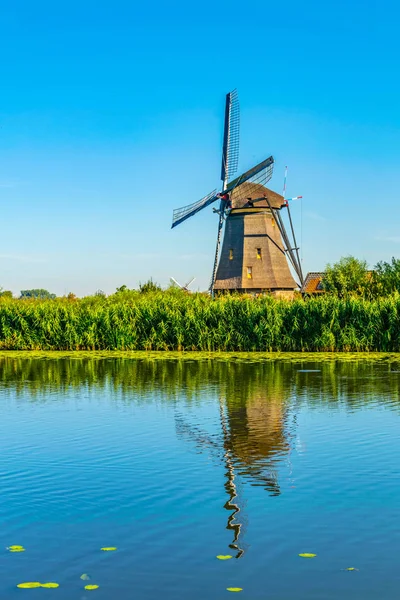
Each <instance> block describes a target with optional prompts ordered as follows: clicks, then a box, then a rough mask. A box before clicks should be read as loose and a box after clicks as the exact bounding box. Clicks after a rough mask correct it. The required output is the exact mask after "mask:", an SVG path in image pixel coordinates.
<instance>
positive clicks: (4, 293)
mask: <svg viewBox="0 0 400 600" xmlns="http://www.w3.org/2000/svg"><path fill="white" fill-rule="evenodd" d="M12 297H13V294H12V292H11V291H10V290H3V288H0V298H12Z"/></svg>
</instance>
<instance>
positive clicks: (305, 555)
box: [299, 552, 317, 558]
mask: <svg viewBox="0 0 400 600" xmlns="http://www.w3.org/2000/svg"><path fill="white" fill-rule="evenodd" d="M299 556H301V558H315V557H316V556H317V555H316V554H311V553H310V552H303V553H302V554H299Z"/></svg>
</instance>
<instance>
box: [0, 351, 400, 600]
mask: <svg viewBox="0 0 400 600" xmlns="http://www.w3.org/2000/svg"><path fill="white" fill-rule="evenodd" d="M399 391H400V359H399V362H397V361H396V359H393V357H391V359H390V360H389V359H387V360H386V359H385V356H384V355H383V356H382V358H381V360H363V359H360V360H357V359H356V360H351V361H349V360H342V359H337V360H325V359H324V358H323V357H322V356H321V359H320V360H318V359H315V360H314V362H310V361H307V362H305V361H304V360H303V359H302V357H301V356H300V357H298V358H293V359H291V360H268V361H263V360H257V361H255V360H252V358H251V356H243V357H241V356H240V355H237V356H234V357H232V358H231V359H230V358H229V357H228V358H225V359H222V358H215V359H210V358H204V359H202V360H193V361H192V360H175V359H173V360H168V359H165V358H164V359H163V360H149V359H134V358H98V359H97V358H96V359H94V358H90V357H89V358H87V357H86V358H82V359H80V358H60V359H49V358H47V359H44V358H42V359H40V358H11V357H7V358H1V359H0V477H1V494H0V598H1V599H2V600H5V599H13V598H17V597H18V598H23V597H29V598H31V599H32V600H35V599H39V598H49V599H52V598H58V599H60V600H62V599H65V600H66V599H68V600H72V599H75V598H76V599H78V600H84V599H89V598H97V599H98V600H101V599H111V598H112V599H114V598H118V599H119V600H125V599H126V600H128V599H131V598H137V599H146V600H153V599H159V598H163V599H177V598H190V599H193V600H197V599H199V600H200V599H204V598H206V599H208V600H214V599H215V600H219V599H222V598H228V597H230V595H232V594H234V593H238V594H240V595H239V597H240V598H243V599H264V598H265V599H266V598H273V599H275V600H292V599H294V598H296V599H298V600H306V599H307V600H309V599H318V600H322V599H329V600H330V599H332V600H333V599H335V600H336V599H339V598H340V599H341V600H347V599H349V600H350V599H351V600H354V598H362V599H363V600H369V599H371V600H372V599H373V600H376V598H387V599H392V598H396V597H398V595H399V588H400V569H399V568H398V561H399V558H398V557H399V554H400V510H399V507H400V504H399V502H400V499H399V498H400V475H399V473H400V471H399V469H400V436H399V433H400V401H399ZM12 546H22V547H23V549H24V550H23V551H19V552H11V551H10V549H9V548H10V547H12ZM102 548H115V549H114V550H102ZM304 553H306V554H311V555H316V556H313V557H311V558H306V557H301V556H299V555H300V554H304ZM217 556H220V557H221V556H222V557H224V558H225V559H224V560H222V559H218V558H217ZM229 556H230V557H231V558H226V557H229ZM348 569H351V570H348ZM29 582H38V583H42V584H43V583H57V584H58V585H59V587H57V588H53V589H45V588H42V587H37V588H34V589H19V588H18V587H17V585H18V584H21V583H29ZM88 585H93V586H99V587H98V588H96V589H91V590H88V589H85V586H88ZM228 588H241V590H242V591H240V592H231V591H228Z"/></svg>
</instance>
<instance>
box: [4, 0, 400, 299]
mask: <svg viewBox="0 0 400 600" xmlns="http://www.w3.org/2000/svg"><path fill="white" fill-rule="evenodd" d="M399 16H400V9H399V7H398V5H395V3H394V2H392V3H389V2H387V1H385V0H383V1H382V2H380V3H379V4H378V3H377V2H368V3H365V2H363V3H362V2H359V1H358V0H355V1H353V2H352V3H347V2H346V3H345V2H341V1H339V2H335V3H327V2H314V1H309V2H307V1H305V2H294V1H293V0H288V1H287V2H286V3H272V4H269V3H266V2H259V1H256V2H250V3H244V2H240V3H239V2H237V1H236V0H231V1H230V2H225V1H223V2H218V1H217V2H215V1H214V2H211V1H210V0H204V1H203V2H201V3H200V4H194V3H187V2H185V3H184V2H181V1H177V2H168V3H167V2H157V1H156V2H151V3H145V4H143V3H136V2H132V1H130V2H125V1H121V0H115V1H114V2H112V3H111V2H103V3H99V2H94V1H92V0H86V1H85V2H82V1H81V2H76V1H75V0H70V1H69V2H68V3H64V4H60V3H55V2H47V1H46V2H43V1H40V0H39V1H38V2H35V3H32V2H26V1H25V2H23V1H20V2H18V0H16V1H14V2H13V3H9V6H8V7H6V6H5V3H3V5H2V7H0V33H1V35H0V51H1V56H2V61H1V66H0V70H1V84H0V89H1V94H0V207H1V221H2V228H1V232H2V235H1V237H0V286H2V287H4V288H6V289H11V290H13V292H14V293H19V290H21V289H26V288H32V287H44V288H47V289H49V290H50V291H51V292H55V293H57V294H63V293H65V292H66V293H68V292H69V291H73V292H75V293H77V294H78V295H83V294H89V293H93V292H95V291H96V290H97V289H102V290H104V291H105V292H107V293H112V292H113V291H114V290H115V288H116V287H117V286H119V285H122V284H126V285H128V287H135V286H137V285H138V282H139V281H145V280H147V279H148V278H149V277H153V279H155V280H157V281H158V282H160V283H161V284H162V285H167V284H168V281H169V277H170V276H171V275H173V276H174V277H176V278H177V279H178V280H180V281H182V282H183V281H184V280H188V279H190V278H191V277H196V281H195V283H194V288H197V287H198V288H200V289H205V288H206V287H207V285H208V282H209V278H210V273H211V268H212V262H213V254H214V246H215V236H216V228H217V222H216V216H215V215H214V214H213V213H212V210H211V208H209V209H206V210H205V211H203V212H202V213H200V214H198V215H196V216H195V217H194V218H193V219H191V220H189V221H187V222H185V223H184V224H182V225H180V226H179V227H177V228H176V229H174V230H171V229H170V225H171V217H172V210H173V209H174V208H176V207H179V206H181V205H184V204H188V203H190V202H194V201H195V200H198V199H199V198H201V197H202V196H204V195H205V194H207V193H208V192H209V191H211V190H212V189H214V188H215V187H217V186H218V185H219V175H220V153H221V141H222V127H223V107H224V96H225V93H226V92H228V91H229V90H231V89H233V88H234V87H236V88H237V89H238V91H239V97H240V104H241V151H240V160H239V170H245V169H247V168H249V167H251V166H253V164H255V163H256V162H259V161H261V160H263V159H264V158H265V157H266V156H268V155H269V154H273V156H274V158H275V161H276V164H275V172H274V177H273V179H272V180H271V183H270V185H271V187H272V188H273V189H275V190H277V191H279V192H280V191H281V190H282V184H283V171H284V166H285V164H288V165H289V178H288V195H289V196H291V195H298V194H302V195H303V200H302V202H301V203H298V204H296V206H294V207H293V213H294V220H295V224H296V229H297V234H298V238H299V241H301V244H302V257H303V270H304V271H305V272H307V271H311V270H320V269H323V268H324V265H325V264H326V263H327V262H334V261H335V260H337V259H339V258H340V257H341V256H343V255H347V254H354V255H356V256H359V257H360V258H365V259H366V260H367V261H368V263H369V264H370V265H373V264H375V263H376V262H377V261H378V260H389V259H390V258H391V257H392V256H398V253H399V250H400V232H399V227H398V224H399V222H400V202H399V196H400V193H399V192H400V171H399V168H398V165H399V164H400V79H399V77H398V64H399V58H400V52H399V42H398V31H397V29H398V20H399Z"/></svg>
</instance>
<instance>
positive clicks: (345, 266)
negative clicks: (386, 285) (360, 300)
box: [322, 256, 371, 298]
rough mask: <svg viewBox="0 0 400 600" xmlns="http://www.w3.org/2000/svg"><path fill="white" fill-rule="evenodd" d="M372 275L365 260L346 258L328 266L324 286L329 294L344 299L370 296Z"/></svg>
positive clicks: (323, 281)
mask: <svg viewBox="0 0 400 600" xmlns="http://www.w3.org/2000/svg"><path fill="white" fill-rule="evenodd" d="M370 283H371V274H370V273H369V271H368V266H367V263H366V261H365V260H359V259H358V258H355V257H354V256H344V257H342V258H341V259H340V260H339V261H338V262H337V263H334V264H333V265H330V264H327V265H326V268H325V276H324V278H323V280H322V285H323V287H324V289H325V290H326V291H327V292H331V293H333V294H336V295H337V296H339V298H344V297H345V296H348V295H358V296H368V295H369V288H368V285H369V284H370Z"/></svg>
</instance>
